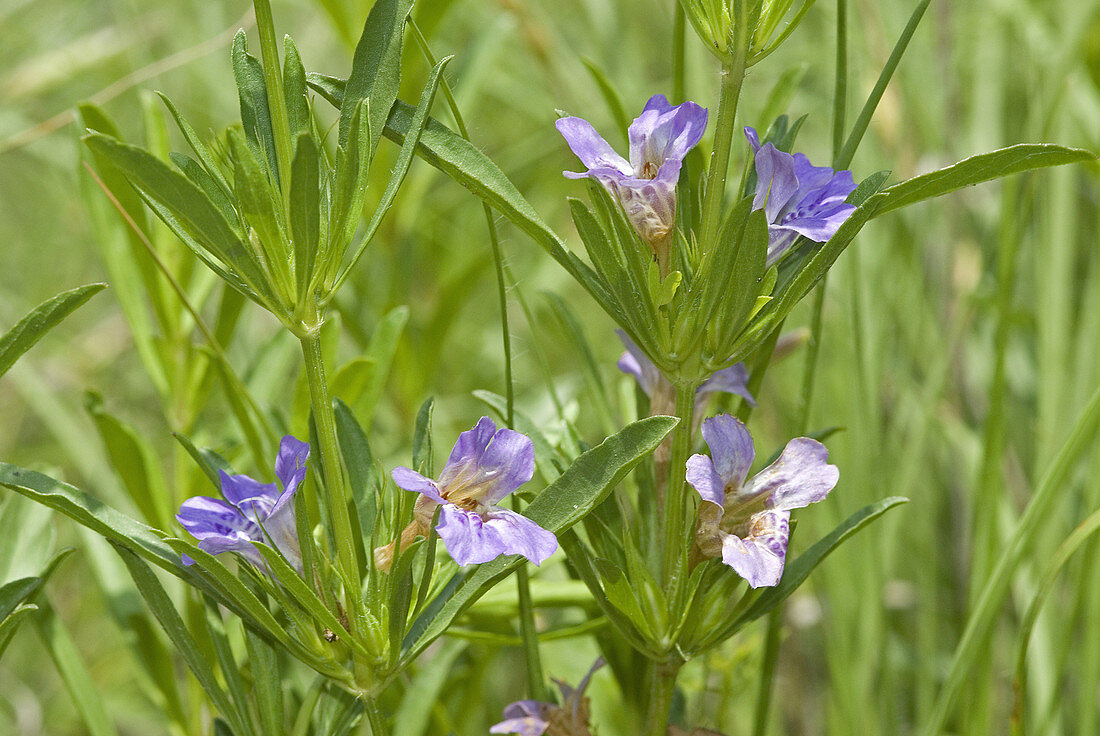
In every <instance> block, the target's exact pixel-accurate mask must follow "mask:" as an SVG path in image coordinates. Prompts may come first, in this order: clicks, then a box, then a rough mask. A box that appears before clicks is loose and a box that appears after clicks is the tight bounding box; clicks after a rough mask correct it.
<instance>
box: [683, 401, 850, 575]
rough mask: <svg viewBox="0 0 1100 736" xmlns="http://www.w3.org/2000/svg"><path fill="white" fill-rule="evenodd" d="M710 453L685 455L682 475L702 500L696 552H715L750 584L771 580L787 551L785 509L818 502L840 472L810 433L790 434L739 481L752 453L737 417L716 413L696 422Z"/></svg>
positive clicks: (787, 514)
mask: <svg viewBox="0 0 1100 736" xmlns="http://www.w3.org/2000/svg"><path fill="white" fill-rule="evenodd" d="M703 439H705V440H706V441H707V446H709V447H710V455H711V456H710V457H707V456H706V455H692V456H691V457H690V458H688V461H687V482H688V483H690V484H691V485H692V487H694V488H695V490H696V491H698V492H699V495H700V496H702V497H703V501H704V502H705V503H704V504H703V506H702V507H700V510H699V526H698V528H697V530H696V542H697V544H698V545H699V548H700V549H701V550H702V551H703V553H704V554H706V555H708V556H710V557H717V556H718V555H719V554H720V555H721V556H722V562H724V563H725V564H727V565H729V566H730V567H732V568H733V569H734V570H735V571H736V572H737V574H738V575H740V576H741V577H743V578H745V580H747V581H748V582H749V585H750V586H752V587H753V588H759V587H761V586H772V585H776V584H778V583H779V578H780V576H781V575H782V574H783V564H784V562H785V560H786V557H787V540H788V538H789V537H790V518H791V509H798V508H802V507H803V506H808V505H810V504H811V503H814V502H816V501H820V500H821V499H823V498H825V496H827V495H828V494H829V491H831V490H832V489H833V486H835V485H836V482H837V480H838V479H839V478H840V471H839V470H837V468H836V466H835V465H829V464H828V463H827V462H826V460H827V459H828V457H829V451H828V450H826V449H825V446H824V445H823V444H821V443H820V442H818V441H817V440H812V439H810V438H809V437H796V438H795V439H793V440H791V441H790V442H788V443H787V446H786V448H784V450H783V453H782V454H781V455H780V456H779V459H778V460H776V461H775V462H774V463H772V464H771V465H769V466H768V467H766V468H764V469H763V470H761V471H760V472H759V473H757V474H756V475H755V476H753V477H752V478H751V479H749V480H747V481H746V480H745V479H746V477H747V476H748V473H749V468H750V467H752V461H753V458H754V456H755V451H754V449H753V444H752V437H751V436H750V435H749V430H748V429H746V428H745V425H744V424H742V423H741V421H740V420H738V419H735V418H733V417H731V416H730V415H728V414H721V415H719V416H716V417H712V418H710V419H708V420H706V421H704V422H703Z"/></svg>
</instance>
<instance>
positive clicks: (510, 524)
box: [485, 508, 558, 565]
mask: <svg viewBox="0 0 1100 736" xmlns="http://www.w3.org/2000/svg"><path fill="white" fill-rule="evenodd" d="M485 529H486V530H488V531H490V532H492V533H494V534H496V535H497V537H498V538H499V539H500V547H501V549H502V550H503V553H504V554H509V555H523V556H524V557H526V558H527V559H528V560H530V561H531V562H533V563H534V564H536V565H541V564H542V563H543V562H544V561H545V560H546V558H548V557H549V556H550V555H552V554H554V552H555V550H557V548H558V538H557V537H555V536H554V533H553V532H551V531H547V530H546V529H543V528H542V527H541V526H539V525H538V524H536V523H535V522H533V521H531V520H530V519H528V518H527V517H526V516H522V515H521V514H517V513H516V512H515V511H509V510H508V509H500V508H496V509H493V510H492V511H490V512H489V513H488V514H487V515H486V519H485Z"/></svg>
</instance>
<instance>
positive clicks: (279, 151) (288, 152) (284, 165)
mask: <svg viewBox="0 0 1100 736" xmlns="http://www.w3.org/2000/svg"><path fill="white" fill-rule="evenodd" d="M252 4H253V7H255V8H256V30H257V31H259V33H260V57H261V59H262V60H263V64H264V86H265V87H266V88H267V107H268V109H269V110H270V112H271V127H272V132H273V133H274V134H275V161H276V163H277V165H278V167H279V187H280V189H281V190H282V192H281V193H282V195H283V212H284V214H286V213H289V212H290V162H291V156H292V155H293V153H292V147H291V145H290V123H289V122H288V121H287V116H286V97H285V95H284V94H283V75H282V69H281V67H280V64H279V45H278V43H277V41H276V39H275V19H274V18H273V17H272V15H271V0H253V3H252Z"/></svg>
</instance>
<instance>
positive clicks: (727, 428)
mask: <svg viewBox="0 0 1100 736" xmlns="http://www.w3.org/2000/svg"><path fill="white" fill-rule="evenodd" d="M703 439H704V440H706V442H707V447H709V448H710V456H711V457H712V458H713V459H714V471H715V472H716V473H717V474H718V475H719V476H720V477H721V478H722V480H723V481H725V485H726V486H728V487H729V488H731V489H732V490H734V491H735V492H736V491H737V490H738V489H740V488H741V486H742V485H743V484H744V482H745V476H746V475H748V473H749V468H751V467H752V461H753V459H754V458H755V457H756V451H755V449H754V448H753V444H752V435H750V434H749V430H748V429H747V428H746V427H745V425H744V424H743V423H742V422H741V420H740V419H736V418H734V417H731V416H730V415H729V414H719V415H718V416H716V417H711V418H710V419H707V420H704V421H703ZM738 495H740V493H738Z"/></svg>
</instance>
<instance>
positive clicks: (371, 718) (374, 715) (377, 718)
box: [363, 699, 389, 736]
mask: <svg viewBox="0 0 1100 736" xmlns="http://www.w3.org/2000/svg"><path fill="white" fill-rule="evenodd" d="M363 704H364V705H365V706H366V710H367V722H368V723H369V724H370V734H371V736H388V734H389V732H388V731H387V730H386V718H385V716H383V715H382V711H381V710H379V709H378V703H377V702H376V701H375V700H373V699H370V700H366V699H365V700H364V701H363Z"/></svg>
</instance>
